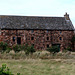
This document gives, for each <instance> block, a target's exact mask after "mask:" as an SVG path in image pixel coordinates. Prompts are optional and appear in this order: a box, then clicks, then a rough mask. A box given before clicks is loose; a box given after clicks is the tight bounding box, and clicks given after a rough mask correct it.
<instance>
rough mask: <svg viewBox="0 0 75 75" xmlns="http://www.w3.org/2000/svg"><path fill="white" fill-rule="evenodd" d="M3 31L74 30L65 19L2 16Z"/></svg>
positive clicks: (0, 19)
mask: <svg viewBox="0 0 75 75" xmlns="http://www.w3.org/2000/svg"><path fill="white" fill-rule="evenodd" d="M0 28H1V29H49V30H74V27H73V25H72V22H71V20H66V19H65V17H38V16H0Z"/></svg>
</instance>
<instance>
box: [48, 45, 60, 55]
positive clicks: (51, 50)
mask: <svg viewBox="0 0 75 75" xmlns="http://www.w3.org/2000/svg"><path fill="white" fill-rule="evenodd" d="M47 51H49V52H50V53H52V54H55V53H57V52H59V49H58V46H52V47H50V48H47Z"/></svg>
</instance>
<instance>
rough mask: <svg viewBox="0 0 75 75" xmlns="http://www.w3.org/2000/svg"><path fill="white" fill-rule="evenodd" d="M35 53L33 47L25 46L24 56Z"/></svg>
mask: <svg viewBox="0 0 75 75" xmlns="http://www.w3.org/2000/svg"><path fill="white" fill-rule="evenodd" d="M34 52H35V49H34V46H32V45H31V46H27V47H26V49H25V54H26V55H29V53H31V54H33V53H34Z"/></svg>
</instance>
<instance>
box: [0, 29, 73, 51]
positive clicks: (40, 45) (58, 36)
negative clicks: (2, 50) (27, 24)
mask: <svg viewBox="0 0 75 75" xmlns="http://www.w3.org/2000/svg"><path fill="white" fill-rule="evenodd" d="M73 35H74V33H73V31H47V30H1V35H0V41H4V42H7V43H8V44H9V45H10V46H13V45H14V44H17V37H21V44H26V43H28V44H29V45H31V44H33V45H34V47H35V48H36V49H38V50H45V49H46V48H47V46H48V45H49V46H51V45H52V44H60V49H61V50H63V49H64V48H67V47H69V46H71V44H72V43H71V39H72V36H73ZM13 37H15V41H13ZM32 39H33V40H32Z"/></svg>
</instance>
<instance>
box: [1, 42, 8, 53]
mask: <svg viewBox="0 0 75 75" xmlns="http://www.w3.org/2000/svg"><path fill="white" fill-rule="evenodd" d="M7 47H8V44H7V43H3V42H0V52H5V51H6V50H7Z"/></svg>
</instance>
